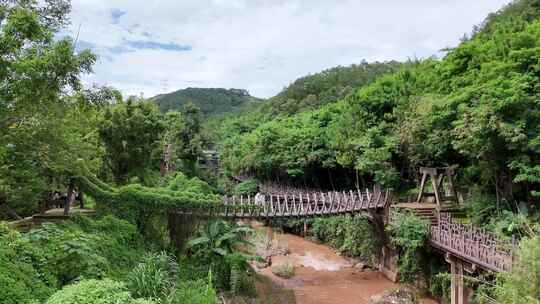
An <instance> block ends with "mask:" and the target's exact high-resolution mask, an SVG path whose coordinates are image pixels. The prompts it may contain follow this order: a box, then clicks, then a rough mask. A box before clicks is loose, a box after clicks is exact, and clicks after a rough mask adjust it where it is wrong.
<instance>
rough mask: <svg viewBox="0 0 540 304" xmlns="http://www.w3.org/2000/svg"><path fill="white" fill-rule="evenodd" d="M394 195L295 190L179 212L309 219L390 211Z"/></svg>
mask: <svg viewBox="0 0 540 304" xmlns="http://www.w3.org/2000/svg"><path fill="white" fill-rule="evenodd" d="M390 195H391V191H390V190H389V189H387V190H383V191H381V190H374V191H370V190H369V189H366V190H365V191H363V192H362V191H359V190H357V191H347V192H345V191H342V192H335V191H333V192H322V191H318V192H316V191H302V190H297V189H292V188H291V189H289V191H284V192H280V193H271V194H258V195H257V196H240V197H235V196H233V197H225V198H223V201H222V203H221V204H219V205H216V206H215V207H213V208H208V207H207V206H205V207H201V208H200V209H196V210H194V209H189V210H179V211H177V212H178V213H186V212H188V213H196V214H197V215H198V216H208V217H226V218H236V219H245V218H249V219H269V218H293V217H298V218H307V217H316V216H332V215H341V214H354V213H360V212H365V211H376V210H385V209H388V207H389V204H390V201H391V199H390Z"/></svg>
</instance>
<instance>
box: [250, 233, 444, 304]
mask: <svg viewBox="0 0 540 304" xmlns="http://www.w3.org/2000/svg"><path fill="white" fill-rule="evenodd" d="M279 238H280V242H282V243H284V245H285V246H287V247H288V249H289V251H290V253H289V254H288V255H286V256H283V255H279V256H274V257H273V258H272V265H273V266H276V265H279V264H282V263H286V262H290V263H292V264H293V265H294V266H295V272H296V274H295V276H294V277H293V278H291V279H282V278H280V277H277V276H276V275H274V274H273V273H272V271H271V269H270V268H265V269H261V270H258V271H259V272H260V273H261V274H262V275H264V276H266V277H268V278H270V279H271V280H272V281H274V282H276V283H277V284H279V285H282V286H284V287H285V288H287V289H292V290H293V291H294V294H295V298H296V303H299V304H313V303H317V304H319V303H321V304H340V303H343V304H345V303H347V304H348V303H358V304H367V303H368V300H369V298H370V297H371V296H372V295H375V294H378V293H381V292H383V291H385V290H388V289H392V288H397V287H400V285H399V284H395V283H392V282H391V281H389V280H387V279H386V278H385V277H384V276H383V275H382V274H380V273H379V272H378V271H361V270H359V269H356V268H354V266H353V265H352V263H351V262H349V261H348V260H347V259H345V258H343V257H341V256H339V255H337V254H336V253H335V252H333V251H332V250H331V249H330V248H328V247H327V246H324V245H319V244H315V243H313V242H310V241H308V240H306V239H304V238H301V237H298V236H295V235H290V234H282V235H279ZM421 303H422V304H434V303H436V302H435V301H432V300H427V299H426V300H422V302H421Z"/></svg>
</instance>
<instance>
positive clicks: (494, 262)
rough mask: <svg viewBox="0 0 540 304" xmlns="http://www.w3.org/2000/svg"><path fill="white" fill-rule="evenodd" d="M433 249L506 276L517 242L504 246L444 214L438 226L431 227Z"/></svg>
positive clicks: (493, 237) (492, 237)
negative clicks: (504, 273) (503, 273)
mask: <svg viewBox="0 0 540 304" xmlns="http://www.w3.org/2000/svg"><path fill="white" fill-rule="evenodd" d="M429 242H430V245H431V246H433V247H435V248H438V249H440V250H443V251H444V252H447V253H450V254H452V255H454V256H456V257H458V258H460V259H461V260H463V261H466V262H469V263H471V264H472V265H476V266H479V267H481V268H484V269H487V270H491V271H495V272H504V271H510V270H511V269H512V263H513V260H514V255H513V252H514V251H515V247H516V244H515V242H505V241H503V240H501V239H499V238H497V237H496V236H495V235H493V234H490V233H488V232H486V231H484V230H482V229H477V228H475V227H474V226H473V225H464V224H460V223H458V222H456V221H455V220H454V219H452V217H451V215H450V213H441V214H440V215H439V223H438V225H437V226H431V235H430V241H429Z"/></svg>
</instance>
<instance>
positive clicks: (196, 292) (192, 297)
mask: <svg viewBox="0 0 540 304" xmlns="http://www.w3.org/2000/svg"><path fill="white" fill-rule="evenodd" d="M216 298H217V295H216V291H215V290H214V288H212V286H211V285H210V284H208V282H207V281H205V280H195V281H184V282H180V283H179V284H178V286H177V288H176V290H175V292H174V293H173V294H172V295H170V296H169V297H168V298H166V299H165V300H163V301H162V304H184V303H193V304H215V303H217V301H216Z"/></svg>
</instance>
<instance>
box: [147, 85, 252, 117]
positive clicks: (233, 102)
mask: <svg viewBox="0 0 540 304" xmlns="http://www.w3.org/2000/svg"><path fill="white" fill-rule="evenodd" d="M151 100H154V101H155V102H156V103H157V105H158V107H159V109H160V111H162V112H167V111H169V110H180V109H181V108H182V107H183V106H184V105H186V104H188V103H192V104H193V105H195V106H196V107H198V108H199V109H200V110H201V113H202V115H203V116H204V117H208V116H212V115H223V114H227V113H237V112H240V111H242V110H245V109H246V108H249V107H250V106H251V105H253V104H257V103H258V102H260V99H258V98H255V97H253V96H250V95H249V92H247V91H246V90H241V89H228V90H227V89H220V88H187V89H183V90H178V91H175V92H172V93H168V94H161V95H157V96H155V97H152V98H151Z"/></svg>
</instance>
